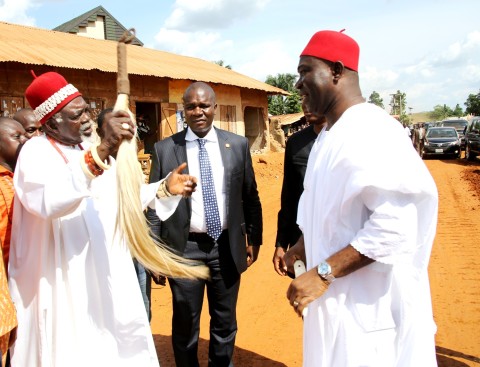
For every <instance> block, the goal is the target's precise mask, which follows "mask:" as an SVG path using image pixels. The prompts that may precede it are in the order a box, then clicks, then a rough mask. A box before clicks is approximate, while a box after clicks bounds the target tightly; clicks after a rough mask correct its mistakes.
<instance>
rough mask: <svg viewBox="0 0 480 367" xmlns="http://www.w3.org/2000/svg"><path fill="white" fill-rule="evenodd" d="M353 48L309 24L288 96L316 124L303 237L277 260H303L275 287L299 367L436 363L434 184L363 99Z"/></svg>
mask: <svg viewBox="0 0 480 367" xmlns="http://www.w3.org/2000/svg"><path fill="white" fill-rule="evenodd" d="M358 56H359V47H358V45H357V43H356V42H355V41H354V40H353V39H351V38H350V37H348V36H346V35H345V34H343V33H342V32H334V31H320V32H317V33H316V34H315V35H314V36H313V37H312V39H311V40H310V42H309V43H308V44H307V47H306V48H305V50H304V51H303V53H302V55H301V57H300V62H299V65H298V72H299V74H300V78H299V80H298V82H297V85H296V86H297V88H298V89H299V91H300V94H301V95H302V97H303V98H304V99H305V103H306V104H307V106H308V107H309V110H310V111H314V112H315V113H317V114H319V115H323V116H325V117H326V119H327V121H328V124H327V126H326V127H325V128H324V129H323V130H322V132H321V133H320V135H319V137H318V138H317V140H316V142H315V144H314V146H313V148H312V151H311V153H310V156H309V160H308V167H307V172H306V176H305V180H304V192H303V195H302V198H301V200H300V204H299V209H298V218H297V222H298V224H299V226H300V227H301V229H302V232H303V237H302V238H301V239H300V240H299V242H298V243H297V244H296V245H295V246H294V247H292V249H291V250H290V251H289V252H288V253H287V255H286V258H285V260H286V263H287V266H288V267H289V268H290V269H291V267H292V266H293V262H294V261H295V260H296V259H302V260H303V261H305V262H306V267H307V272H306V273H304V274H303V275H301V276H299V277H298V278H297V279H295V280H293V281H292V283H291V285H290V287H289V288H288V291H287V297H288V299H289V301H290V304H291V305H292V306H293V307H294V309H295V311H296V312H297V314H298V315H302V313H303V314H304V352H303V354H304V355H303V365H304V366H306V367H310V366H311V367H321V366H324V367H332V366H335V367H347V366H348V367H350V366H352V367H353V366H369V367H374V366H375V367H377V366H378V367H391V366H402V367H411V366H422V367H425V366H428V367H431V366H436V365H437V363H436V358H435V342H434V335H435V332H436V326H435V324H434V321H433V315H432V306H431V297H430V288H429V281H428V273H427V267H428V261H429V257H430V252H431V247H432V243H433V240H434V236H435V231H436V223H437V210H438V194H437V190H436V186H435V183H434V181H433V179H432V177H431V175H430V174H429V172H428V170H427V168H426V167H425V165H424V163H423V162H422V160H421V159H420V158H419V156H418V154H416V152H415V150H414V149H413V148H412V144H411V141H410V140H409V139H408V137H406V136H405V133H404V131H403V128H402V126H401V125H400V124H399V123H398V121H396V120H395V119H394V118H393V117H391V116H389V115H388V114H387V113H386V112H385V111H384V110H382V109H380V108H379V107H377V106H375V105H372V104H369V103H365V99H364V98H363V97H362V94H361V91H360V87H359V79H358V73H357V71H358ZM304 310H306V311H308V312H304Z"/></svg>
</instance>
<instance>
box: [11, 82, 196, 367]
mask: <svg viewBox="0 0 480 367" xmlns="http://www.w3.org/2000/svg"><path fill="white" fill-rule="evenodd" d="M26 97H27V99H28V101H29V103H30V105H31V106H32V108H34V109H35V113H36V115H37V117H38V119H39V120H40V121H41V123H42V125H43V129H44V131H45V135H44V136H40V137H37V138H34V139H30V140H29V142H28V143H29V144H28V145H26V146H25V150H24V151H22V153H21V154H20V156H19V159H18V163H17V167H16V171H15V176H14V185H15V191H16V193H15V202H14V206H15V210H14V219H13V228H12V247H11V250H10V251H11V252H10V264H9V274H10V283H9V285H10V289H11V293H12V298H13V300H14V302H15V306H16V308H17V315H18V324H19V325H18V333H17V340H16V342H15V344H14V346H13V347H12V349H11V353H12V354H11V355H12V360H11V363H12V366H13V367H17V366H21V367H38V366H57V367H64V366H69V367H71V366H82V367H84V366H101V367H106V366H115V367H121V366H125V367H127V366H128V367H132V366H142V367H143V366H159V362H158V358H157V355H156V351H155V346H154V343H153V338H152V334H151V330H150V325H149V322H148V319H147V314H146V312H145V307H144V304H143V300H142V296H141V293H140V288H139V285H138V281H137V278H136V274H135V270H134V267H133V263H132V259H131V256H130V253H129V250H128V248H127V246H126V244H125V243H124V242H123V241H122V240H121V239H120V236H119V235H118V233H115V220H116V211H117V194H116V187H117V186H116V172H115V161H114V159H113V158H112V157H111V155H112V154H113V153H114V152H115V151H116V150H118V147H119V145H120V143H121V142H122V141H123V140H124V139H132V137H133V136H134V126H133V124H132V122H131V120H130V118H129V117H128V114H126V113H124V112H118V113H116V114H114V115H113V116H111V117H110V118H109V119H108V120H106V121H105V122H104V127H103V132H104V137H103V138H102V140H101V142H100V143H99V144H98V145H90V144H89V143H87V142H82V141H81V137H82V135H90V134H91V133H92V123H91V119H90V114H89V112H88V106H87V104H86V103H85V101H84V99H83V98H82V97H81V94H80V93H79V92H78V90H77V89H76V88H75V87H74V86H72V85H71V84H68V83H67V82H66V81H65V79H64V78H63V77H62V76H61V75H60V74H57V73H45V74H43V75H41V76H39V77H38V78H36V79H35V80H34V81H33V82H32V84H31V85H30V86H29V87H28V88H27V91H26ZM94 150H95V151H94ZM109 156H110V158H108V157H109ZM107 161H108V162H109V165H110V166H111V167H110V169H108V170H107V168H108V167H107V164H106V163H105V162H107ZM102 163H103V166H102ZM102 167H103V168H102ZM173 176H175V177H174V178H172V180H170V179H168V187H167V189H168V190H169V191H170V192H171V193H172V194H182V195H189V194H191V191H192V190H193V189H194V184H193V185H192V186H188V184H185V182H186V181H190V180H192V179H193V178H192V177H190V176H188V175H181V174H180V170H178V171H176V172H173V174H172V175H170V177H173ZM185 176H186V177H185ZM193 180H195V179H193ZM160 183H161V182H157V183H153V184H150V185H148V186H147V185H145V186H144V187H143V188H142V190H143V191H142V198H141V199H142V203H143V206H144V207H146V206H147V205H149V206H150V207H152V208H154V209H155V210H156V212H157V214H158V215H159V216H161V217H167V218H168V216H169V215H170V214H171V213H173V211H174V209H175V208H176V206H177V204H178V202H179V200H180V199H181V197H182V196H179V195H177V196H170V197H168V198H162V199H158V198H157V191H158V190H161V189H162V188H163V189H165V185H160ZM163 196H165V195H163Z"/></svg>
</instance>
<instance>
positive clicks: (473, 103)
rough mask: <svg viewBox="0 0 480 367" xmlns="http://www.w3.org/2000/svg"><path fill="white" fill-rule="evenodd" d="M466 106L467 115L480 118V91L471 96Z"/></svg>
mask: <svg viewBox="0 0 480 367" xmlns="http://www.w3.org/2000/svg"><path fill="white" fill-rule="evenodd" d="M464 105H465V106H467V108H466V109H465V113H469V114H471V115H475V116H480V90H479V91H478V94H470V95H469V96H468V98H467V101H466V102H465V103H464Z"/></svg>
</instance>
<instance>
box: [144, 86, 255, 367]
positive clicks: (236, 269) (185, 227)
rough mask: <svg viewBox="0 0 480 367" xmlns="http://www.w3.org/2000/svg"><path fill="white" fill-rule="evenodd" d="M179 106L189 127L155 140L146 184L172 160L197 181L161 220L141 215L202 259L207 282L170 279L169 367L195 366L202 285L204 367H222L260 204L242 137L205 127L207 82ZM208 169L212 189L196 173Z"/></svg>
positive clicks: (209, 96)
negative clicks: (206, 318)
mask: <svg viewBox="0 0 480 367" xmlns="http://www.w3.org/2000/svg"><path fill="white" fill-rule="evenodd" d="M183 104H184V112H185V120H186V122H187V125H188V128H187V129H186V130H184V131H182V132H179V133H177V134H175V135H172V136H171V137H169V138H167V139H165V140H162V141H159V142H157V143H156V144H155V146H154V149H153V155H152V168H151V173H150V181H151V182H154V181H158V180H159V179H160V178H163V177H165V176H167V175H168V174H169V172H171V171H172V170H173V169H174V168H176V167H177V166H178V163H179V162H180V163H182V162H187V163H188V168H187V169H188V171H189V172H188V173H189V174H190V175H192V176H195V177H197V178H198V186H197V190H196V192H194V193H193V195H192V197H191V198H187V199H184V200H182V202H181V203H180V204H179V205H178V207H177V209H176V210H175V212H174V213H173V215H172V216H171V217H170V218H169V219H168V220H166V221H164V222H160V221H159V220H158V218H156V220H155V218H152V215H151V212H150V214H149V215H148V217H149V220H150V222H151V223H152V232H153V234H154V235H157V236H159V237H160V238H162V239H163V241H165V242H166V243H167V244H168V245H169V246H170V247H171V248H172V249H174V250H175V251H177V252H178V253H180V254H182V256H183V257H185V258H188V259H195V260H199V261H201V262H202V263H204V264H205V265H207V266H208V267H209V268H210V272H211V279H210V280H209V281H204V280H195V281H192V280H183V279H182V280H181V279H172V278H170V279H169V284H170V288H171V290H172V295H173V321H172V343H173V350H174V354H175V362H176V365H177V366H185V367H195V366H198V365H199V364H198V358H197V349H198V336H199V323H200V313H201V310H202V303H203V295H204V290H205V287H206V289H207V297H208V304H209V312H210V317H211V322H210V346H209V366H225V367H227V366H231V365H233V364H232V355H233V350H234V345H235V336H236V333H237V320H236V304H237V298H238V291H239V287H240V274H241V273H242V272H244V271H245V270H246V269H247V267H249V266H250V265H252V264H253V263H254V262H255V261H256V259H257V256H258V253H259V249H260V247H259V246H260V245H261V244H262V207H261V204H260V199H259V196H258V191H257V184H256V181H255V175H254V171H253V167H252V159H251V156H250V150H249V146H248V140H247V139H246V138H245V137H242V136H239V135H236V134H233V133H230V132H227V131H224V130H220V129H217V128H212V124H213V119H214V116H215V111H216V108H217V104H216V99H215V92H214V91H213V89H212V88H211V87H210V86H209V85H208V84H206V83H202V82H196V83H193V84H191V85H190V86H189V87H188V88H187V90H186V91H185V93H184V95H183ZM201 140H203V141H204V143H202V142H201ZM203 147H204V148H203ZM202 149H206V151H207V155H208V157H207V158H205V157H204V155H203V153H202V152H201V151H202ZM207 161H208V162H209V164H206V162H207ZM208 168H211V173H212V175H213V182H214V188H211V189H208V187H209V186H208V184H207V183H206V182H207V179H206V178H205V179H204V176H203V175H204V173H205V170H208ZM205 174H206V173H205ZM207 193H209V194H212V193H214V196H215V197H216V200H215V199H212V198H211V196H210V197H209V198H207ZM212 202H214V203H215V205H214V206H213V209H212V206H211V204H212ZM204 210H208V211H209V212H208V213H209V214H208V215H205V211H204ZM212 218H217V223H216V224H217V225H218V226H219V228H217V229H216V230H213V231H212V228H213V225H212V224H210V222H209V220H210V219H212ZM207 233H208V234H207Z"/></svg>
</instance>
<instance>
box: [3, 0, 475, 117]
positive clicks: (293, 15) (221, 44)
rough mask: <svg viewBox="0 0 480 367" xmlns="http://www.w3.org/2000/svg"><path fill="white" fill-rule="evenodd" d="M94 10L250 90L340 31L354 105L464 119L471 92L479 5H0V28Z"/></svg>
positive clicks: (391, 1)
mask: <svg viewBox="0 0 480 367" xmlns="http://www.w3.org/2000/svg"><path fill="white" fill-rule="evenodd" d="M99 5H101V6H103V7H104V8H105V9H106V10H107V11H108V12H109V13H110V14H111V15H112V16H113V17H114V18H116V19H117V20H118V21H119V22H120V23H121V24H122V25H123V26H125V27H126V28H135V30H136V35H137V38H139V39H140V40H141V41H142V42H143V43H144V46H145V47H148V48H153V49H158V50H162V51H167V52H173V53H176V54H180V55H185V56H192V57H197V58H200V59H203V60H208V61H218V60H223V61H224V63H225V64H226V65H230V66H231V67H232V69H233V70H235V71H237V72H239V73H242V74H245V75H247V76H249V77H252V78H255V79H257V80H260V81H265V79H266V77H267V76H268V75H272V76H276V75H277V74H283V73H292V74H297V65H298V60H299V55H300V53H301V52H302V50H303V48H304V47H305V45H306V44H307V43H308V41H309V39H310V37H311V36H312V35H313V34H314V33H315V32H317V31H319V30H325V29H329V30H341V29H345V30H346V31H345V33H346V34H348V35H349V36H351V37H352V38H354V39H355V40H356V41H357V42H358V44H359V45H360V64H359V75H360V86H361V88H362V92H363V96H364V97H365V98H367V99H368V98H369V97H370V95H371V94H372V92H374V91H375V92H377V93H379V94H380V97H381V98H382V99H383V103H384V105H385V107H386V109H387V111H389V110H390V107H389V104H390V102H391V98H392V97H391V95H392V94H395V93H396V92H397V91H401V92H402V93H405V94H406V100H407V109H408V111H409V112H412V113H415V112H424V111H432V110H433V109H434V107H435V106H436V105H442V106H443V105H447V106H448V107H450V108H452V109H454V108H455V106H456V105H457V104H459V105H460V107H461V108H462V109H465V105H464V103H465V101H466V100H467V98H468V96H469V95H470V94H475V95H476V94H478V93H479V92H480V16H479V14H480V1H479V0H334V1H332V0H328V1H325V0H136V1H132V2H127V1H119V0H94V1H92V0H81V1H79V0H0V21H5V22H9V23H15V24H23V25H29V26H35V27H39V28H44V29H53V28H55V27H57V26H59V25H60V24H62V23H65V22H67V21H69V20H71V19H73V18H75V17H77V16H79V15H81V14H83V13H85V12H87V11H89V10H91V9H93V8H95V7H97V6H99ZM4 36H5V35H2V37H4ZM389 112H390V111H389Z"/></svg>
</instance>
